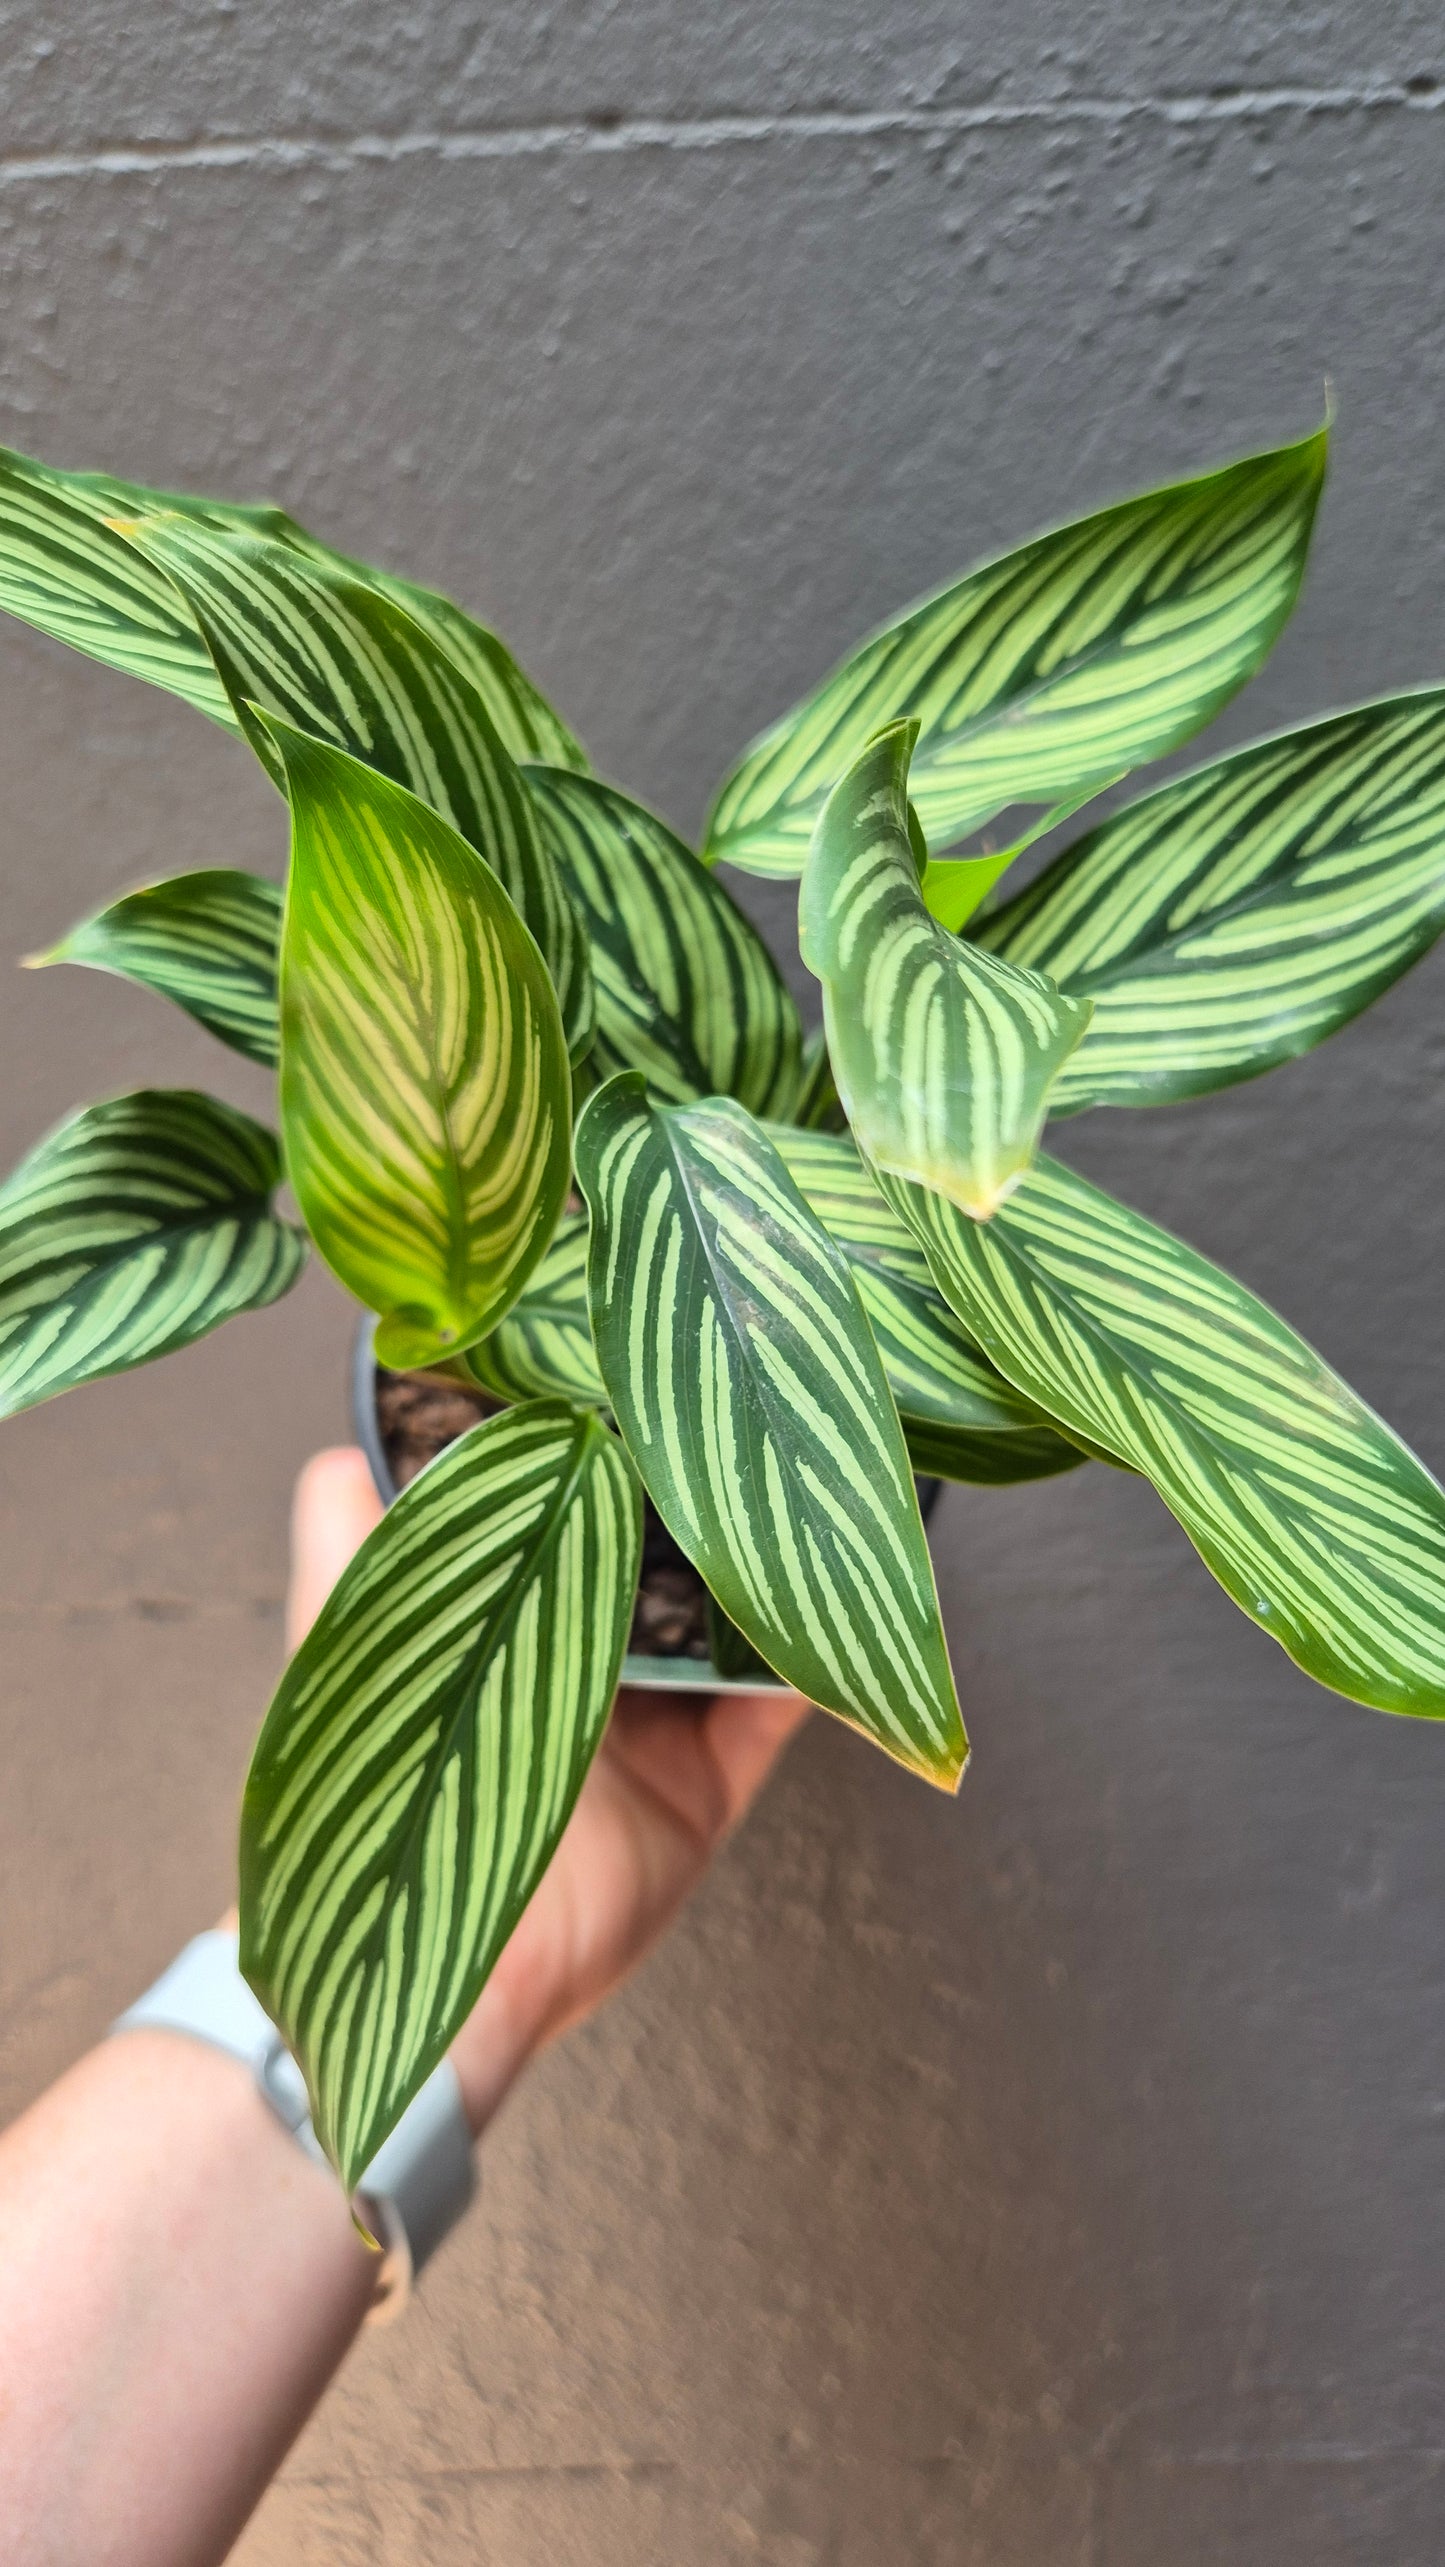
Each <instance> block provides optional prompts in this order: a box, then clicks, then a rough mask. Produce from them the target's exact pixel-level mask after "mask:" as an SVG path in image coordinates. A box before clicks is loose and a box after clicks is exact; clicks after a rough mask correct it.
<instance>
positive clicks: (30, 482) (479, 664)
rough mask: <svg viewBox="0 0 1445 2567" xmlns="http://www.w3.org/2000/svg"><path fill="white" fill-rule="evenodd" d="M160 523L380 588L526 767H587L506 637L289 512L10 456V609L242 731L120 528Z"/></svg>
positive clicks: (3, 587) (165, 592)
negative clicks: (240, 539) (240, 540)
mask: <svg viewBox="0 0 1445 2567" xmlns="http://www.w3.org/2000/svg"><path fill="white" fill-rule="evenodd" d="M158 512H164V513H166V514H173V513H174V514H179V515H181V516H184V517H187V518H190V519H192V520H193V521H194V522H195V523H197V524H199V525H206V526H213V527H218V528H222V529H226V530H229V531H231V532H233V533H238V534H251V535H255V536H257V537H259V538H261V539H263V540H264V541H266V542H270V543H281V544H288V545H290V546H291V547H292V548H293V549H294V550H296V551H297V552H300V553H305V554H306V555H307V556H308V557H309V558H310V559H311V560H313V561H317V562H320V563H323V564H328V565H329V566H330V567H331V568H332V569H333V570H337V571H342V572H346V573H349V574H350V575H352V576H353V577H355V578H358V579H361V580H363V581H365V582H367V583H368V584H369V585H370V586H372V587H374V588H378V589H380V590H381V591H382V592H383V594H384V595H386V596H388V597H391V598H393V599H394V600H395V602H396V603H397V604H398V605H399V606H404V607H405V608H406V610H407V612H408V614H410V615H413V616H415V618H416V620H417V622H418V623H419V624H421V625H422V626H423V627H424V628H425V629H426V631H427V632H429V633H430V634H431V635H432V636H433V638H434V639H435V640H436V641H438V642H439V643H440V644H441V645H442V647H443V649H444V650H446V651H448V652H449V653H450V655H451V657H452V658H453V659H454V660H456V661H457V662H458V663H459V665H460V666H461V668H462V669H463V670H464V671H465V673H466V675H467V676H468V677H469V678H470V679H471V681H472V684H473V685H474V686H475V687H476V688H477V690H478V692H479V693H480V695H481V697H482V700H483V702H484V703H485V705H486V707H487V710H488V712H489V713H490V714H491V717H492V720H493V722H494V723H495V724H496V727H497V729H498V731H499V732H500V733H501V736H502V738H503V740H504V741H505V742H506V745H507V747H508V749H509V750H510V751H511V754H512V756H513V757H514V758H545V759H547V760H549V761H550V763H551V764H553V765H554V766H585V765H586V763H587V760H586V757H585V754H584V752H583V751H582V749H581V748H580V747H579V746H578V743H577V741H576V740H575V739H574V738H573V736H572V733H571V732H570V731H569V730H568V728H567V726H566V724H565V723H564V722H563V721H562V720H561V718H560V716H559V715H558V714H557V713H555V712H554V711H553V709H552V707H551V705H550V704H548V703H547V702H546V700H545V698H544V697H543V696H542V695H540V694H539V693H538V690H537V688H536V687H535V686H534V685H533V683H532V681H531V679H530V678H529V677H528V676H527V675H526V673H525V671H524V670H522V669H520V668H519V667H518V666H517V663H516V661H515V660H514V659H513V658H512V655H511V653H510V652H509V651H508V650H507V649H506V647H505V645H504V644H503V643H501V642H500V641H499V640H498V639H497V636H496V634H495V633H491V632H488V631H487V629H486V627H485V626H484V625H481V624H477V623H474V622H473V620H472V618H471V616H469V615H465V614H463V612H462V610H461V608H460V607H459V606H454V605H453V604H452V601H451V599H450V598H448V597H441V596H438V594H437V593H436V591H435V590H434V589H428V588H418V587H416V586H414V585H413V583H412V582H411V581H410V580H404V579H397V578H394V577H393V576H392V574H391V573H390V572H388V571H380V570H372V569H369V568H368V567H367V565H366V564H365V563H363V562H355V561H352V560H350V559H348V557H347V556H346V555H345V554H344V553H336V552H332V551H331V550H330V549H329V548H328V547H327V546H326V545H325V544H320V543H318V542H317V541H316V539H315V537H314V536H312V535H308V534H307V532H306V530H305V528H304V527H302V526H298V525H297V523H296V521H295V519H294V518H293V517H288V516H287V515H286V513H285V511H284V510H283V509H280V508H267V507H260V508H247V507H237V506H235V505H233V504H231V503H229V502H227V501H224V500H215V499H192V498H187V497H185V496H184V495H182V494H180V493H177V492H173V491H165V490H151V489H147V488H146V487H145V486H144V484H142V483H140V482H134V481H119V480H117V479H116V478H115V477H114V476H113V475H112V474H109V473H90V472H59V471H57V470H55V468H54V467H53V466H52V465H50V464H43V463H37V462H35V461H33V460H32V459H31V458H30V457H29V456H28V455H18V454H11V453H9V452H7V451H6V450H5V449H4V448H0V609H3V611H4V612H6V613H7V614H11V615H17V616H19V617H20V618H21V619H22V621H23V622H25V623H27V624H33V625H36V626H38V628H39V630H40V631H41V632H42V633H51V634H53V635H54V636H55V638H56V640H57V641H62V642H68V643H70V645H71V646H72V648H73V649H75V650H79V651H84V652H85V653H86V654H87V655H88V656H89V657H90V658H92V659H98V660H104V661H105V662H106V663H107V665H108V666H110V667H112V668H119V669H124V670H125V671H126V673H127V674H128V675H129V676H132V677H143V678H147V679H149V680H150V682H151V684H152V685H155V686H163V687H166V688H167V689H168V690H169V691H170V692H171V693H172V694H173V695H179V696H181V697H182V698H183V700H184V701H185V702H186V703H188V704H192V705H194V706H195V707H196V709H197V711H199V712H202V713H206V714H208V715H209V716H210V718H211V720H212V721H214V722H219V723H222V724H223V725H224V726H225V728H226V729H227V730H232V731H234V730H237V729H239V727H240V725H239V723H238V721H237V718H236V714H235V710H234V708H233V706H232V703H231V700H230V698H229V696H228V695H227V693H226V690H225V688H224V687H223V686H222V685H221V683H220V681H219V679H218V677H217V675H216V670H215V666H214V664H213V662H212V659H211V655H210V652H209V651H208V650H207V648H206V645H205V642H204V640H203V639H202V637H201V634H200V632H199V631H198V629H197V627H196V623H195V619H194V617H193V616H192V615H191V614H190V613H189V611H188V609H187V608H186V606H185V603H184V600H183V599H182V598H181V597H180V595H179V594H178V592H177V590H176V589H175V587H174V586H173V584H172V583H171V582H170V581H169V580H168V579H167V578H166V577H165V576H164V575H163V574H162V573H161V572H159V571H158V570H157V569H156V568H155V567H154V566H153V565H152V564H151V563H149V562H147V561H146V560H145V559H144V558H143V557H140V556H137V555H136V554H135V553H134V552H133V551H132V550H131V548H130V547H129V546H128V545H127V544H126V542H125V540H124V539H123V537H122V536H120V535H119V534H118V533H117V532H116V528H115V524H114V521H115V520H116V519H133V518H137V517H149V516H154V515H155V514H157V513H158Z"/></svg>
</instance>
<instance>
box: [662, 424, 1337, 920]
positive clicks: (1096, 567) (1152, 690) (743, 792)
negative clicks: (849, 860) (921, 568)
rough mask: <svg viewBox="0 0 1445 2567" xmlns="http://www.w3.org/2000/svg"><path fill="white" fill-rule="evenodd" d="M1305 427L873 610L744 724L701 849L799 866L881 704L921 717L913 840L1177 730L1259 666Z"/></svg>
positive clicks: (961, 830)
mask: <svg viewBox="0 0 1445 2567" xmlns="http://www.w3.org/2000/svg"><path fill="white" fill-rule="evenodd" d="M1324 460H1325V436H1324V432H1323V431H1321V432H1320V433H1319V434H1318V435H1316V436H1314V437H1308V438H1306V439H1304V440H1303V441H1302V442H1301V443H1300V444H1298V445H1294V446H1286V447H1283V448H1280V449H1278V450H1276V451H1273V452H1270V453H1267V454H1262V455H1253V456H1250V457H1248V458H1247V459H1246V460H1245V461H1243V462H1241V463H1237V464H1232V465H1229V466H1228V467H1227V468H1226V469H1225V470H1224V471H1222V472H1215V473H1208V474H1204V475H1202V476H1200V477H1199V478H1197V479H1195V480H1192V481H1186V482H1181V483H1177V484H1175V485H1173V486H1172V487H1170V488H1168V489H1164V490H1156V491H1150V492H1148V493H1146V494H1145V495H1144V496H1143V497H1141V498H1137V499H1129V500H1125V501H1123V502H1122V503H1120V504H1119V505H1118V506H1115V507H1112V508H1105V509H1102V510H1101V511H1100V512H1099V513H1098V514H1097V515H1096V516H1092V517H1087V518H1084V519H1081V520H1080V521H1079V522H1078V523H1077V524H1075V525H1071V526H1064V527H1060V528H1059V529H1058V530H1057V531H1056V532H1054V533H1053V534H1048V535H1041V536H1039V537H1037V538H1036V539H1035V540H1034V541H1033V542H1032V543H1029V544H1025V545H1023V546H1022V547H1021V548H1020V550H1019V551H1017V552H1014V553H1009V554H1006V555H1005V556H1004V557H1003V558H1002V559H1001V560H998V561H995V562H990V563H988V564H987V565H986V566H985V567H984V568H982V569H981V570H976V571H974V572H972V573H970V574H969V576H968V577H967V578H965V579H962V580H960V581H958V582H956V583H955V584H954V585H953V586H952V587H950V588H947V589H944V590H943V591H942V592H941V593H940V594H939V595H938V596H936V597H932V598H928V599H925V600H924V601H923V603H922V604H921V605H919V606H916V607H914V608H913V609H911V610H910V612H909V613H907V614H906V615H904V616H902V617H900V618H899V619H898V620H897V621H896V622H894V623H890V624H888V625H885V626H884V628H883V629H882V630H881V631H880V632H879V633H876V634H875V635H874V636H873V638H872V639H871V640H870V641H868V642H865V643H864V644H863V646H862V648H861V649H860V650H858V651H857V652H855V653H854V655H853V657H852V658H851V659H849V660H847V661H845V662H844V664H843V666H842V667H841V668H839V669H838V670H836V671H835V672H834V674H833V676H832V677H830V678H829V679H827V680H826V681H825V683H824V684H823V685H822V686H821V687H820V688H819V689H818V691H817V693H816V694H815V695H814V696H812V697H810V698H809V700H808V701H807V702H806V703H805V704H803V705H801V706H800V707H799V708H798V710H797V711H796V712H794V713H792V714H789V715H788V716H787V717H786V718H785V719H784V720H783V721H782V722H780V723H778V724H777V725H776V726H775V727H774V728H773V729H772V730H771V731H769V732H768V733H766V734H765V736H764V737H763V738H762V739H761V740H760V741H758V742H757V744H756V745H755V746H754V747H753V748H752V749H750V750H749V752H748V753H747V755H746V756H745V757H744V758H743V760H742V762H741V764H740V765H739V766H738V767H737V769H736V770H735V772H734V773H733V775H732V776H731V777H730V778H729V779H728V781H727V783H726V784H725V785H724V786H723V788H722V791H721V793H720V795H719V797H718V801H717V805H716V808H715V810H714V813H713V817H712V821H711V823H710V826H709V832H708V841H707V848H706V853H707V857H708V860H709V862H713V861H716V860H717V859H719V858H722V859H726V860H727V861H729V862H731V863H733V864H739V865H743V866H745V867H747V868H749V869H750V870H752V871H754V872H758V873H770V874H796V873H798V872H799V871H801V868H802V864H803V859H804V856H805V854H806V852H807V846H808V840H809V836H810V834H811V831H812V827H813V823H814V821H815V819H816V817H817V814H818V812H819V810H820V809H821V807H822V805H823V802H824V801H825V799H826V797H827V795H828V794H829V792H830V791H831V790H832V787H833V784H834V782H835V781H836V779H837V777H838V775H839V774H840V773H841V772H842V770H843V769H844V768H845V767H847V766H849V765H851V763H852V761H853V760H854V759H855V758H856V757H857V755H858V753H859V751H860V750H861V749H862V747H863V746H864V743H865V742H866V741H867V740H868V739H869V738H870V737H871V736H872V735H873V734H874V733H875V732H876V731H878V730H879V729H880V728H881V727H882V726H883V725H884V724H885V723H888V722H892V721H895V720H898V719H899V718H902V717H912V718H915V719H917V720H918V721H919V722H920V723H921V725H922V735H921V738H920V742H919V753H918V758H917V761H916V764H915V767H914V774H913V784H912V792H913V799H914V802H915V804H916V805H917V808H918V813H919V817H920V819H921V821H922V823H923V827H924V831H925V833H926V836H927V839H928V843H929V845H930V847H939V846H944V845H947V844H949V843H950V842H951V841H952V840H955V839H957V838H960V837H962V836H964V835H965V834H966V833H967V831H969V830H970V829H973V828H976V827H977V826H978V825H979V823H980V822H981V821H983V820H986V819H988V818H989V817H990V816H991V815H992V814H993V813H995V812H997V811H1001V810H1003V809H1004V808H1005V807H1006V806H1007V805H1008V804H1010V803H1015V802H1022V801H1027V802H1039V803H1053V802H1057V801H1060V800H1063V799H1065V798H1066V797H1070V796H1073V797H1081V796H1082V795H1083V793H1084V792H1085V791H1086V790H1087V789H1089V788H1091V787H1097V786H1099V785H1101V784H1103V783H1104V782H1105V781H1107V780H1111V779H1112V778H1113V777H1114V776H1117V775H1120V774H1122V773H1124V772H1126V771H1127V769H1128V768H1130V767H1131V766H1137V765H1139V764H1140V763H1141V762H1142V761H1143V760H1145V759H1147V758H1156V757H1160V756H1162V755H1163V753H1164V751H1165V750H1166V749H1169V748H1172V747H1174V746H1176V745H1177V744H1178V743H1179V742H1180V741H1181V740H1185V739H1187V738H1188V737H1189V736H1190V734H1191V732H1193V731H1196V730H1198V729H1199V728H1200V727H1201V725H1202V724H1203V723H1205V722H1207V721H1208V720H1209V719H1210V717H1211V715H1212V714H1214V713H1215V712H1217V711H1218V709H1219V707H1220V706H1221V705H1222V704H1223V703H1225V702H1226V701H1227V700H1228V698H1229V697H1230V696H1231V695H1232V694H1233V693H1234V692H1235V690H1236V689H1237V688H1238V687H1239V686H1241V685H1242V684H1243V682H1244V680H1245V679H1246V678H1247V677H1248V676H1249V675H1250V674H1251V673H1252V671H1253V670H1254V669H1256V668H1257V667H1258V666H1259V663H1260V661H1261V660H1262V659H1263V658H1264V656H1265V653H1266V652H1267V651H1268V649H1269V647H1270V644H1271V642H1272V641H1273V640H1274V637H1275V635H1276V634H1277V633H1278V631H1279V629H1280V626H1281V625H1282V624H1283V622H1284V620H1285V618H1286V616H1287V615H1288V614H1289V611H1290V609H1291V607H1292V605H1293V604H1294V600H1295V595H1296V592H1297V590H1298V587H1299V581H1300V576H1301V573H1302V570H1303V567H1304V558H1305V552H1306V548H1307V546H1308V542H1309V535H1310V528H1311V525H1312V523H1313V518H1314V511H1315V504H1316V501H1317V499H1318V496H1319V489H1320V483H1321V480H1322V478H1323V472H1324Z"/></svg>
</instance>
